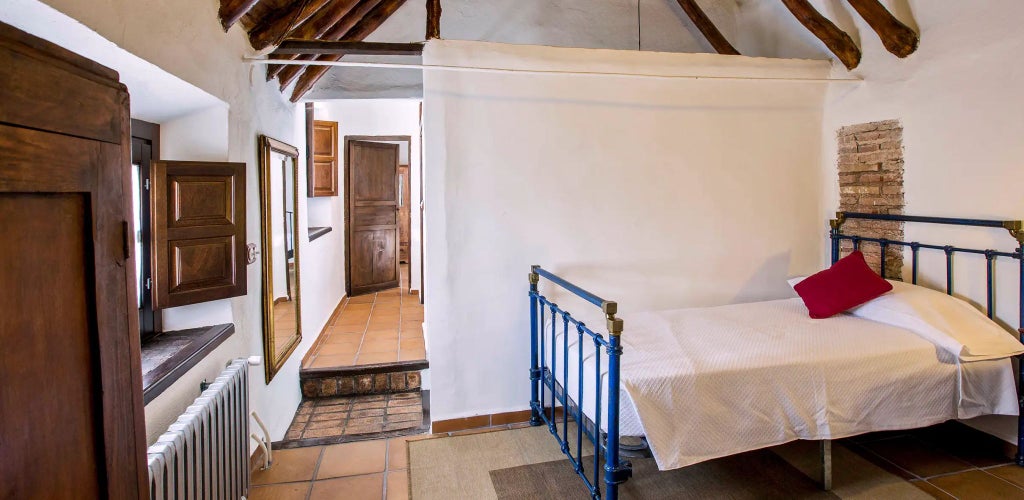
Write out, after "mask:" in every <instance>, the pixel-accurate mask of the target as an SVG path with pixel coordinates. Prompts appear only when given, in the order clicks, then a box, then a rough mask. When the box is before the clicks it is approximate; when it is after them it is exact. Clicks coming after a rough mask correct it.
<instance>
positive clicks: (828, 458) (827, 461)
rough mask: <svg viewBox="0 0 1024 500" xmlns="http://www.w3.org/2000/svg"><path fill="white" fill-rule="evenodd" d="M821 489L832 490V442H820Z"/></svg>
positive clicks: (825, 440) (826, 440)
mask: <svg viewBox="0 0 1024 500" xmlns="http://www.w3.org/2000/svg"><path fill="white" fill-rule="evenodd" d="M820 479H821V489H823V490H825V491H831V490H832V441H830V440H828V439H824V440H822V441H821V478H820Z"/></svg>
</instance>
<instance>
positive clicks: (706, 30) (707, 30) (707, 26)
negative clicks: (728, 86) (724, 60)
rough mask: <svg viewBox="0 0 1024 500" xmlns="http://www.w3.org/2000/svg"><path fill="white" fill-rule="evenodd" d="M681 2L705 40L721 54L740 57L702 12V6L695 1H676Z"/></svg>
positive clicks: (681, 5)
mask: <svg viewBox="0 0 1024 500" xmlns="http://www.w3.org/2000/svg"><path fill="white" fill-rule="evenodd" d="M676 1H677V2H679V6H680V7H682V8H683V11H684V12H686V15H687V16H689V17H690V20H691V21H693V24H694V25H696V26H697V29H699V30H700V32H701V33H703V34H704V38H706V39H707V40H708V42H709V43H711V46H712V47H714V48H715V50H716V51H718V53H719V54H728V55H734V56H738V55H740V52H739V51H738V50H736V47H733V46H732V44H731V43H729V40H726V39H725V37H724V36H722V32H721V31H718V27H716V26H715V23H713V22H711V19H709V18H708V16H707V14H705V13H704V11H703V10H701V8H700V5H697V2H696V1H695V0H676Z"/></svg>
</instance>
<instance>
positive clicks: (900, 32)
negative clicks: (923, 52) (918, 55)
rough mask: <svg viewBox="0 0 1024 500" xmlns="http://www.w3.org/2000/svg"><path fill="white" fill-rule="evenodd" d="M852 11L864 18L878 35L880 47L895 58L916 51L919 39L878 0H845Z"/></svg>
mask: <svg viewBox="0 0 1024 500" xmlns="http://www.w3.org/2000/svg"><path fill="white" fill-rule="evenodd" d="M847 1H848V2H850V5H852V6H853V9H854V10H856V11H857V13H858V14H860V17H862V18H864V21H866V22H867V23H868V26H871V29H873V30H875V33H878V38H880V39H881V40H882V45H884V46H885V49H886V50H888V51H889V52H892V53H893V54H895V55H896V57H901V58H902V57H907V56H909V55H910V54H913V53H914V51H915V50H917V46H918V45H919V44H920V43H921V37H920V36H919V35H918V34H917V33H915V32H914V30H912V29H910V27H908V26H907V25H906V24H903V23H901V22H900V20H899V19H896V17H894V16H893V15H892V13H890V12H889V11H888V10H886V8H885V6H884V5H882V4H881V3H880V2H879V1H878V0H847Z"/></svg>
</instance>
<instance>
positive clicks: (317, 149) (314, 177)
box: [307, 120, 338, 197]
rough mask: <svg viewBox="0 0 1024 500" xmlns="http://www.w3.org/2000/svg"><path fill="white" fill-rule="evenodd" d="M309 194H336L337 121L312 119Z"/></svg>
mask: <svg viewBox="0 0 1024 500" xmlns="http://www.w3.org/2000/svg"><path fill="white" fill-rule="evenodd" d="M312 132H313V137H312V141H311V142H312V144H313V170H312V172H310V173H309V179H308V181H307V182H309V189H308V191H309V196H310V197H313V196H338V122H327V121H321V120H314V121H313V127H312Z"/></svg>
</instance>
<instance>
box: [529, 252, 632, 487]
mask: <svg viewBox="0 0 1024 500" xmlns="http://www.w3.org/2000/svg"><path fill="white" fill-rule="evenodd" d="M541 278H544V279H546V280H548V281H550V282H551V283H553V284H555V285H557V286H559V287H561V288H562V289H564V290H567V291H569V292H570V293H572V294H574V295H576V296H577V297H580V298H582V299H583V300H585V301H587V302H589V303H591V304H593V305H595V306H597V307H599V308H601V311H602V312H603V313H604V315H605V318H606V326H607V329H608V335H607V337H605V336H604V335H602V334H600V333H597V332H595V331H594V330H592V329H590V327H588V326H587V325H586V324H584V323H583V322H582V321H579V320H577V319H576V318H573V317H572V315H571V314H570V313H569V312H568V311H565V310H563V309H561V308H559V307H558V305H557V304H555V303H553V302H551V301H550V300H548V299H547V297H545V296H543V295H541V294H540V292H539V287H538V285H539V283H540V279H541ZM617 312H618V306H617V304H616V303H615V302H611V301H607V300H604V299H602V298H600V297H598V296H597V295H594V294H592V293H590V292H588V291H586V290H584V289H582V288H580V287H578V286H576V285H573V284H572V283H569V282H568V281H566V280H564V279H562V278H560V277H558V276H556V275H554V274H552V273H550V272H548V271H546V270H544V269H543V268H541V267H540V266H533V267H532V268H531V269H530V410H531V417H530V424H531V425H534V426H539V425H543V424H547V426H548V430H549V431H550V432H551V434H552V435H553V436H554V437H555V440H556V441H558V444H559V446H560V447H561V450H562V453H565V455H566V456H567V457H568V458H569V462H570V463H571V464H572V466H573V468H574V470H575V471H576V474H578V475H579V476H580V478H581V479H582V480H583V483H584V484H585V485H586V487H587V489H588V490H589V491H590V494H591V496H592V497H593V498H602V496H603V497H604V498H608V499H616V498H618V488H619V485H620V484H622V483H624V482H626V481H627V480H628V479H629V478H630V477H631V476H632V473H633V469H632V465H631V464H630V463H629V462H628V461H624V460H622V459H621V458H620V457H619V397H620V387H619V377H620V363H621V356H622V345H621V338H620V337H621V335H622V326H623V325H622V320H621V319H619V318H616V317H615V315H616V313H617ZM548 314H550V316H547V315H548ZM546 317H549V318H550V320H551V325H550V331H548V330H549V328H547V327H546V322H545V318H546ZM559 323H561V325H559ZM570 325H572V329H571V330H570ZM559 326H560V327H561V336H562V339H561V342H562V356H561V358H562V359H557V358H558V357H559V356H557V349H556V345H557V344H556V342H557V340H558V331H559ZM570 335H573V336H574V337H575V338H576V341H577V344H576V345H577V346H578V348H577V349H576V352H575V355H576V357H577V360H576V361H577V368H578V373H576V374H575V375H576V384H575V389H576V393H575V394H576V396H575V398H574V397H572V395H571V394H570V393H571V391H572V389H573V387H571V384H569V337H570ZM586 339H590V340H591V341H592V343H593V346H594V351H593V352H594V359H595V366H594V370H595V374H594V375H595V376H594V383H595V384H596V387H595V392H594V394H596V397H594V401H593V404H594V408H595V410H594V413H593V415H594V418H593V420H592V421H591V419H589V418H588V417H587V416H586V415H585V414H584V403H585V401H584V400H583V398H584V394H585V391H584V380H585V378H584V350H585V342H584V341H585V340H586ZM549 341H550V343H549ZM602 351H603V352H602ZM602 354H603V357H604V359H606V360H607V361H606V362H607V368H608V376H607V382H606V383H602V381H603V377H602V375H601V366H602ZM559 369H561V370H559ZM602 394H606V395H607V397H608V402H607V422H606V427H605V429H607V431H602V426H601V422H602V420H601V416H602V406H603V399H602ZM545 405H547V406H545ZM558 407H561V411H560V412H559V411H556V410H557V408H558ZM559 417H560V418H559ZM570 417H571V418H572V420H573V421H574V427H575V430H574V431H570V429H569V419H570ZM559 420H561V422H559ZM591 422H592V423H591ZM588 423H591V425H588ZM559 424H561V425H559ZM570 434H573V435H574V436H570ZM584 437H586V438H587V439H588V440H589V441H590V442H591V443H592V444H593V447H594V457H593V464H592V465H591V464H584V460H583V438H584ZM574 445H575V446H574ZM602 461H603V463H604V466H603V467H602V466H601V463H602ZM588 468H589V470H588ZM602 482H603V483H604V494H603V495H602V488H601V483H602Z"/></svg>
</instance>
